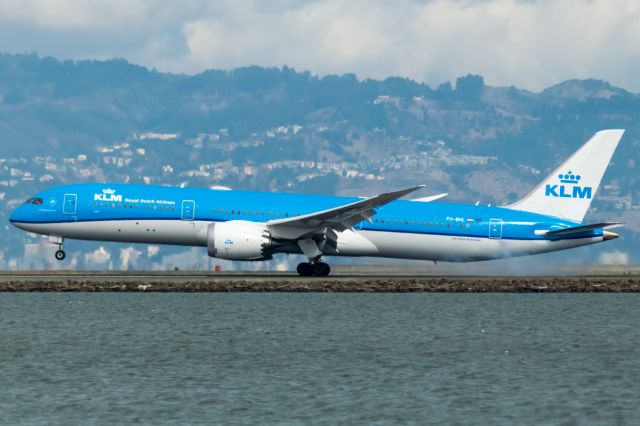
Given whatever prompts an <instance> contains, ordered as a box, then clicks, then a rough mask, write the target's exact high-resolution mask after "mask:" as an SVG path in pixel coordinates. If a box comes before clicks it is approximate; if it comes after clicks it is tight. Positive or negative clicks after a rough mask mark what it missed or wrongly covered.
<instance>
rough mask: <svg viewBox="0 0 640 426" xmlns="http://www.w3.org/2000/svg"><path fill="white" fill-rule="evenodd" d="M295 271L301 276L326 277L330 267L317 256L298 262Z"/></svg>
mask: <svg viewBox="0 0 640 426" xmlns="http://www.w3.org/2000/svg"><path fill="white" fill-rule="evenodd" d="M297 271H298V274H299V275H301V276H303V277H314V276H315V277H326V276H327V275H329V273H330V272H331V267H330V266H329V265H328V264H326V263H324V262H323V261H322V260H321V259H320V258H317V259H309V262H302V263H300V264H298V268H297Z"/></svg>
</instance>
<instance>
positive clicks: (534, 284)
mask: <svg viewBox="0 0 640 426" xmlns="http://www.w3.org/2000/svg"><path fill="white" fill-rule="evenodd" d="M0 292H155V293H158V292H162V293H166V292H180V293H192V292H202V293H210V292H224V293H227V292H254V293H262V292H288V293H301V292H306V293H337V292H343V293H640V277H639V276H633V275H621V276H526V277H520V276H518V277H508V276H497V277H489V276H397V275H394V276H365V275H345V276H330V277H309V278H307V277H299V276H297V275H284V274H281V275H275V274H271V275H257V274H251V275H247V274H226V275H220V274H206V273H179V274H178V273H172V274H153V273H134V274H131V273H115V274H114V273H86V272H85V273H68V272H66V273H49V272H29V273H3V274H0Z"/></svg>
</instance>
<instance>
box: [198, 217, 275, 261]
mask: <svg viewBox="0 0 640 426" xmlns="http://www.w3.org/2000/svg"><path fill="white" fill-rule="evenodd" d="M269 247H271V233H270V232H269V231H268V230H267V228H266V227H265V225H264V224H262V223H256V222H248V221H246V220H231V221H229V222H219V223H212V224H210V225H209V227H208V228H207V251H208V252H209V256H211V257H217V258H220V259H229V260H266V259H270V258H271V256H269V255H268V254H266V250H267V249H269Z"/></svg>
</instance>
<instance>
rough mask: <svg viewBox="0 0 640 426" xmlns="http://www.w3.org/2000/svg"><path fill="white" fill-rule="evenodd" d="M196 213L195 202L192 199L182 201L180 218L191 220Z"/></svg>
mask: <svg viewBox="0 0 640 426" xmlns="http://www.w3.org/2000/svg"><path fill="white" fill-rule="evenodd" d="M195 214H196V202H195V201H193V200H184V201H182V215H181V218H182V220H193V219H194V218H195Z"/></svg>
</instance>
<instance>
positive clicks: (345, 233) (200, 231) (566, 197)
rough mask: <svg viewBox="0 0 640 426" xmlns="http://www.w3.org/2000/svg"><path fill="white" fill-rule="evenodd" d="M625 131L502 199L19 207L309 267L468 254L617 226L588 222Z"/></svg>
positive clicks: (52, 231) (570, 238) (605, 234)
mask: <svg viewBox="0 0 640 426" xmlns="http://www.w3.org/2000/svg"><path fill="white" fill-rule="evenodd" d="M623 133H624V131H623V130H603V131H600V132H598V133H596V134H595V135H594V136H593V137H592V138H591V139H590V140H589V141H588V142H587V143H585V144H584V145H583V146H582V147H581V148H580V149H578V151H576V152H575V153H574V154H573V155H572V156H571V157H570V158H569V159H568V160H567V161H565V162H564V163H563V164H562V165H561V166H559V167H558V168H557V169H556V170H554V171H553V172H552V173H551V174H550V175H549V176H548V177H547V178H546V179H545V180H544V181H542V182H541V183H540V184H539V185H538V186H537V187H536V188H534V189H533V191H531V193H529V194H528V195H527V196H525V197H524V198H523V199H522V200H520V201H518V202H516V203H514V204H511V205H508V206H504V207H483V206H474V205H461V204H449V203H442V202H437V203H436V202H433V201H435V200H436V199H438V198H440V197H442V196H444V195H446V194H441V195H439V196H433V197H426V198H418V199H414V200H400V198H402V197H405V196H406V195H408V194H410V193H412V192H414V191H416V190H417V189H420V188H422V186H416V187H413V188H408V189H404V190H401V191H395V192H389V193H385V194H380V195H376V196H374V197H371V198H349V197H335V196H318V195H302V194H286V193H264V192H248V191H231V190H211V189H196V188H175V187H161V186H150V185H123V184H115V183H108V184H79V185H68V186H61V187H57V188H53V189H49V190H46V191H43V192H41V193H39V194H37V195H36V196H35V197H33V198H31V199H29V200H28V201H27V202H26V203H25V204H24V205H22V206H21V207H19V208H18V209H17V210H16V211H15V212H14V213H13V214H12V216H11V219H10V220H11V223H12V224H13V225H15V226H17V227H18V228H20V229H23V230H25V231H29V232H36V233H39V234H44V235H48V236H50V239H51V241H52V242H53V243H55V244H58V245H59V250H58V251H57V252H56V258H58V259H59V260H63V259H64V258H65V253H64V250H63V243H64V240H65V239H81V240H104V241H120V242H130V243H150V244H151V243H152V244H178V245H186V246H203V247H207V249H208V254H209V256H212V257H217V258H222V259H230V260H266V259H271V258H272V256H273V255H275V254H278V253H301V254H304V255H305V256H306V257H307V258H308V259H309V261H308V262H304V263H301V264H300V265H298V273H299V274H300V275H328V274H329V272H330V268H329V265H328V264H326V263H325V262H324V261H323V260H322V257H323V256H373V257H390V258H403V259H423V260H433V261H452V262H469V261H477V260H489V259H497V258H502V257H511V256H523V255H530V254H538V253H546V252H551V251H556V250H563V249H568V248H572V247H579V246H583V245H587V244H594V243H599V242H602V241H606V240H610V239H613V238H616V237H617V236H618V235H617V234H615V233H613V232H611V231H609V230H608V229H609V228H612V227H614V226H619V225H620V224H619V223H614V222H608V223H597V224H588V225H585V224H583V223H582V220H583V218H584V216H585V214H586V212H587V210H588V209H589V206H590V204H591V201H592V200H593V198H594V197H595V195H596V192H597V190H598V187H599V185H600V181H601V179H602V176H603V175H604V172H605V170H606V168H607V165H608V164H609V161H610V159H611V156H612V155H613V153H614V151H615V149H616V147H617V145H618V142H619V141H620V139H621V138H622V135H623Z"/></svg>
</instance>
